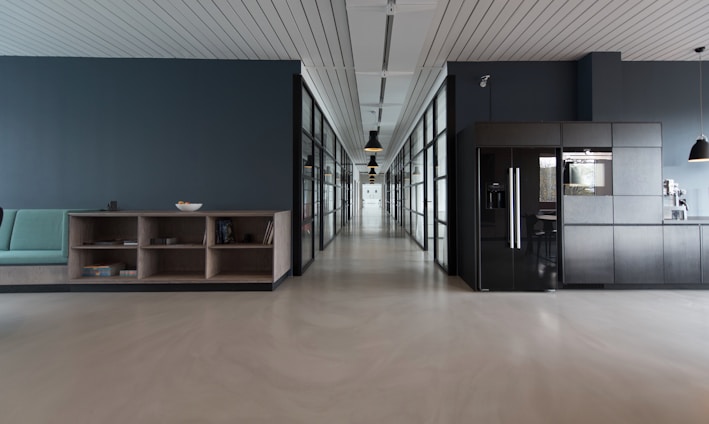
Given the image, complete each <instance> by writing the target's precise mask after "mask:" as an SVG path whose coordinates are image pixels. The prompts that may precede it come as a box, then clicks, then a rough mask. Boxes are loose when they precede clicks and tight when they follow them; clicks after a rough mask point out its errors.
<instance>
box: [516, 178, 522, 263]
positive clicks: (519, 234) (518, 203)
mask: <svg viewBox="0 0 709 424" xmlns="http://www.w3.org/2000/svg"><path fill="white" fill-rule="evenodd" d="M519 186H520V171H519V168H515V242H516V243H517V244H516V247H517V249H522V225H521V221H522V219H521V208H520V206H521V205H522V198H521V197H520V195H519Z"/></svg>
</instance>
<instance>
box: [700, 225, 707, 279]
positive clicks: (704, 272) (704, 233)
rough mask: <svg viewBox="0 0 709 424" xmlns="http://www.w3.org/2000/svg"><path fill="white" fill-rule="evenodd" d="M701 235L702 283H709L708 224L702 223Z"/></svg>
mask: <svg viewBox="0 0 709 424" xmlns="http://www.w3.org/2000/svg"><path fill="white" fill-rule="evenodd" d="M701 237H702V240H701V242H702V247H701V258H702V259H701V260H702V283H704V284H709V225H702V230H701Z"/></svg>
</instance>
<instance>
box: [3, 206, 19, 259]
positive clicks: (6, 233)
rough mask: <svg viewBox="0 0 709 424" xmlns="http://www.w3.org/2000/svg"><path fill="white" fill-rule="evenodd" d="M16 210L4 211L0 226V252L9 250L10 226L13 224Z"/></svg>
mask: <svg viewBox="0 0 709 424" xmlns="http://www.w3.org/2000/svg"><path fill="white" fill-rule="evenodd" d="M16 214H17V210H16V209H5V210H4V214H3V218H2V224H0V251H3V250H8V249H9V248H10V237H11V236H12V226H13V225H14V224H15V215H16Z"/></svg>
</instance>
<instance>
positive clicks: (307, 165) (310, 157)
mask: <svg viewBox="0 0 709 424" xmlns="http://www.w3.org/2000/svg"><path fill="white" fill-rule="evenodd" d="M313 165H314V163H313V155H308V159H306V160H305V163H304V164H303V168H308V169H310V168H312V167H313Z"/></svg>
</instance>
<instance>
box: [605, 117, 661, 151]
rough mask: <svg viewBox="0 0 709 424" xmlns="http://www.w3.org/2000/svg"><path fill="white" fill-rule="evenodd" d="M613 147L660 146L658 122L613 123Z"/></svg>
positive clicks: (659, 126)
mask: <svg viewBox="0 0 709 424" xmlns="http://www.w3.org/2000/svg"><path fill="white" fill-rule="evenodd" d="M613 147H662V126H661V125H660V124H659V123H654V122H653V123H615V124H613Z"/></svg>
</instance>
